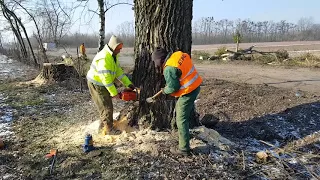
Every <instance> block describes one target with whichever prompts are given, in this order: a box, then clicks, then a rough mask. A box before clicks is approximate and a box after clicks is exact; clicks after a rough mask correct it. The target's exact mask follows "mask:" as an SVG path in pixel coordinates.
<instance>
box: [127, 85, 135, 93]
mask: <svg viewBox="0 0 320 180" xmlns="http://www.w3.org/2000/svg"><path fill="white" fill-rule="evenodd" d="M128 87H129V88H130V89H131V90H132V91H133V90H135V89H136V87H135V86H134V85H133V84H130V85H129V86H128Z"/></svg>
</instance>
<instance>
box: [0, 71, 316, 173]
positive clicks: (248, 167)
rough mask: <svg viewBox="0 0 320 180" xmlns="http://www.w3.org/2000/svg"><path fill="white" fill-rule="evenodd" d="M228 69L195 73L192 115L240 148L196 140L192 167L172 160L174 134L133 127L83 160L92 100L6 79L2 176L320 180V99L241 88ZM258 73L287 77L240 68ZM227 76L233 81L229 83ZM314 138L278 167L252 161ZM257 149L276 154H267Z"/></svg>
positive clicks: (58, 87) (277, 160)
mask: <svg viewBox="0 0 320 180" xmlns="http://www.w3.org/2000/svg"><path fill="white" fill-rule="evenodd" d="M224 66H225V65H221V66H219V65H210V66H204V65H201V66H198V69H199V71H200V73H201V74H202V75H203V77H204V80H205V81H204V83H203V85H202V87H201V93H200V96H199V99H198V100H197V101H196V108H197V109H198V111H199V113H200V115H201V117H202V116H204V115H205V114H212V115H213V116H216V117H217V118H218V119H219V122H218V124H216V125H215V126H213V127H211V128H214V129H215V130H217V131H218V132H219V133H220V134H221V135H222V136H224V137H225V138H228V139H229V140H230V141H232V142H233V143H234V145H232V146H230V148H229V149H228V148H227V149H224V150H222V149H220V148H219V147H215V146H209V145H208V144H207V143H206V142H203V141H200V140H198V139H196V138H192V145H193V147H202V148H200V150H199V151H196V152H195V153H200V155H196V154H195V155H193V156H191V157H188V158H185V157H180V156H176V155H174V154H172V153H171V152H170V148H171V147H174V146H175V145H177V134H176V132H170V131H168V132H156V131H151V130H138V128H137V127H134V128H133V129H131V130H130V131H128V132H126V133H123V134H121V135H120V136H109V137H104V138H99V137H98V136H94V141H95V146H96V147H97V148H98V149H96V150H94V151H92V152H91V153H88V154H86V153H83V151H82V144H83V142H84V135H85V133H86V132H85V131H86V129H87V128H88V127H91V126H94V123H95V122H96V120H97V119H98V116H97V113H96V110H95V107H94V105H93V103H92V101H91V99H90V96H89V93H88V91H87V90H84V92H80V91H79V89H78V88H75V87H78V86H77V85H78V84H77V81H76V80H74V79H72V80H69V81H64V82H62V83H55V84H39V83H37V82H35V81H30V80H32V79H33V78H35V77H36V76H35V75H36V74H37V72H38V71H37V70H32V69H31V70H30V69H25V71H24V70H23V66H20V67H21V72H25V73H26V74H25V76H24V77H21V76H19V74H16V75H15V76H11V77H7V76H6V78H4V79H1V84H0V93H1V94H3V96H4V97H6V98H4V99H3V101H5V103H6V104H7V106H10V108H13V109H15V110H16V111H14V121H13V131H14V134H15V136H14V137H13V138H10V139H4V141H5V144H6V147H5V149H4V150H1V153H0V176H2V178H3V179H312V178H313V179H316V178H318V177H320V166H319V164H320V163H319V162H320V157H319V151H320V142H319V141H320V133H319V131H320V97H319V91H317V90H316V91H313V90H312V89H313V88H311V89H302V88H300V87H299V89H301V90H300V91H297V90H296V89H295V88H293V87H290V86H287V87H283V86H278V87H275V86H273V84H268V82H267V83H262V82H263V81H264V80H263V79H260V80H261V83H260V82H259V83H252V82H249V81H246V82H241V80H243V79H244V78H242V79H241V78H239V79H240V80H236V77H237V76H239V77H240V75H239V74H242V73H238V74H231V73H235V72H236V71H240V70H239V69H232V66H230V67H228V66H227V67H225V69H223V68H224ZM241 67H244V66H240V69H241ZM254 68H256V69H255V70H253V71H252V72H254V73H252V74H247V75H248V76H249V75H251V76H252V78H253V77H256V76H257V73H258V72H260V71H262V72H265V74H272V73H279V74H281V73H283V72H286V69H284V68H282V69H277V68H275V69H274V70H272V69H267V70H265V68H264V67H258V66H256V67H254V66H251V65H250V66H247V67H246V69H245V68H243V72H247V73H248V72H249V71H251V69H254ZM219 69H220V71H219ZM275 71H276V72H275ZM219 72H220V73H222V72H225V74H224V75H222V74H220V73H219ZM288 72H290V73H292V76H290V73H289V74H287V76H285V77H281V78H283V79H280V81H282V80H286V79H287V80H291V81H294V80H296V79H298V77H305V78H307V79H310V78H315V79H317V78H318V76H317V73H316V71H315V72H314V76H315V77H314V76H313V75H312V74H313V73H312V72H313V71H312V70H305V71H304V70H302V71H299V70H295V71H294V70H289V71H288ZM294 72H296V73H294ZM301 72H302V73H301ZM228 74H230V75H231V76H233V79H232V78H230V79H228V76H227V75H228ZM294 74H296V75H297V74H298V75H299V74H300V76H294ZM219 75H220V76H219ZM309 75H310V76H309ZM290 78H291V79H290ZM223 79H227V80H223ZM268 79H271V78H268ZM300 80H301V79H300ZM276 82H277V81H276ZM269 83H270V82H269ZM280 84H281V83H280ZM284 84H285V83H284ZM310 86H316V87H318V86H317V85H310ZM301 87H303V86H301ZM309 90H310V91H309ZM318 90H319V89H318ZM114 104H115V107H114V108H115V111H121V110H122V109H123V108H125V107H126V106H127V105H129V104H130V103H124V102H120V101H115V102H114ZM131 131H133V132H131ZM309 135H314V136H315V137H316V138H314V139H312V141H311V140H310V141H308V142H307V143H306V144H303V145H302V146H299V147H292V148H291V149H289V150H286V151H285V152H284V153H283V154H281V155H279V157H278V155H274V156H270V157H269V158H268V160H267V161H266V162H264V163H258V162H257V161H256V160H255V154H256V153H257V152H258V151H263V150H268V151H270V152H273V150H275V147H285V146H287V145H288V144H290V143H294V142H296V141H299V139H302V138H305V137H308V136H309ZM260 140H263V141H266V142H268V143H269V144H271V145H273V146H275V147H271V146H268V145H265V144H264V143H262V142H261V141H260ZM52 148H55V149H58V150H59V154H58V159H57V163H56V166H55V171H54V173H53V174H52V175H50V174H49V173H48V165H49V163H50V160H49V159H46V158H44V156H45V155H46V154H47V153H49V150H50V149H52ZM201 149H202V150H201Z"/></svg>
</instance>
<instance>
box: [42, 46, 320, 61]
mask: <svg viewBox="0 0 320 180" xmlns="http://www.w3.org/2000/svg"><path fill="white" fill-rule="evenodd" d="M252 45H256V46H255V49H256V50H259V51H277V50H279V49H285V50H287V51H289V53H290V55H291V56H297V55H299V54H302V53H306V52H310V53H312V54H315V55H320V41H292V42H264V43H241V44H240V48H243V49H244V48H248V47H250V46H252ZM223 46H225V47H227V48H228V49H230V50H232V49H235V44H211V45H193V46H192V50H193V51H194V50H198V51H206V52H208V53H210V54H213V53H214V52H215V51H216V50H217V49H218V48H220V47H223ZM66 50H67V51H68V53H69V54H71V55H72V56H76V54H77V53H76V52H77V51H76V47H73V48H66ZM96 52H97V49H96V48H87V55H88V57H89V58H90V59H92V58H93V57H94V55H95V54H96ZM133 53H134V52H133V48H132V47H124V48H123V50H122V52H121V54H122V58H121V63H122V64H124V65H130V64H132V63H133V59H132V55H133ZM48 54H49V55H52V56H62V55H63V54H66V53H65V50H64V49H59V50H57V51H48Z"/></svg>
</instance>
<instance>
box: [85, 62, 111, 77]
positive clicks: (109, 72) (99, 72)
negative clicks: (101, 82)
mask: <svg viewBox="0 0 320 180" xmlns="http://www.w3.org/2000/svg"><path fill="white" fill-rule="evenodd" d="M90 67H91V68H92V69H94V70H95V71H97V72H98V74H112V75H115V74H116V72H113V71H111V70H107V69H106V70H99V71H98V70H97V68H96V66H95V65H94V64H91V66H90Z"/></svg>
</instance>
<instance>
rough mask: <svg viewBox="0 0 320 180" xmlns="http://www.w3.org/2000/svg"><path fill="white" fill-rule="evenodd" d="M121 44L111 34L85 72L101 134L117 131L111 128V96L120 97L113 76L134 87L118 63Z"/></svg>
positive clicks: (127, 85)
mask: <svg viewBox="0 0 320 180" xmlns="http://www.w3.org/2000/svg"><path fill="white" fill-rule="evenodd" d="M122 46H123V44H122V42H121V41H120V40H119V39H118V38H117V37H116V36H112V37H111V38H110V40H109V43H108V44H106V45H105V46H104V48H103V49H102V50H101V51H100V52H98V54H97V55H96V56H95V57H94V59H93V61H92V63H91V66H90V70H89V71H88V74H87V80H88V87H89V91H90V94H91V97H92V99H93V101H94V103H95V104H96V106H97V107H98V110H99V114H100V127H99V131H100V133H102V134H103V135H107V134H117V133H118V131H117V130H115V129H114V128H113V104H112V98H120V97H121V93H118V91H117V89H116V87H115V86H114V80H115V78H117V79H118V80H119V81H121V82H122V84H124V85H125V86H126V87H129V88H131V89H132V90H133V89H135V86H134V85H133V84H132V82H131V81H130V80H129V78H128V77H127V76H126V75H125V74H124V73H123V70H122V69H121V67H120V65H119V60H118V54H119V53H120V50H121V49H122Z"/></svg>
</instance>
